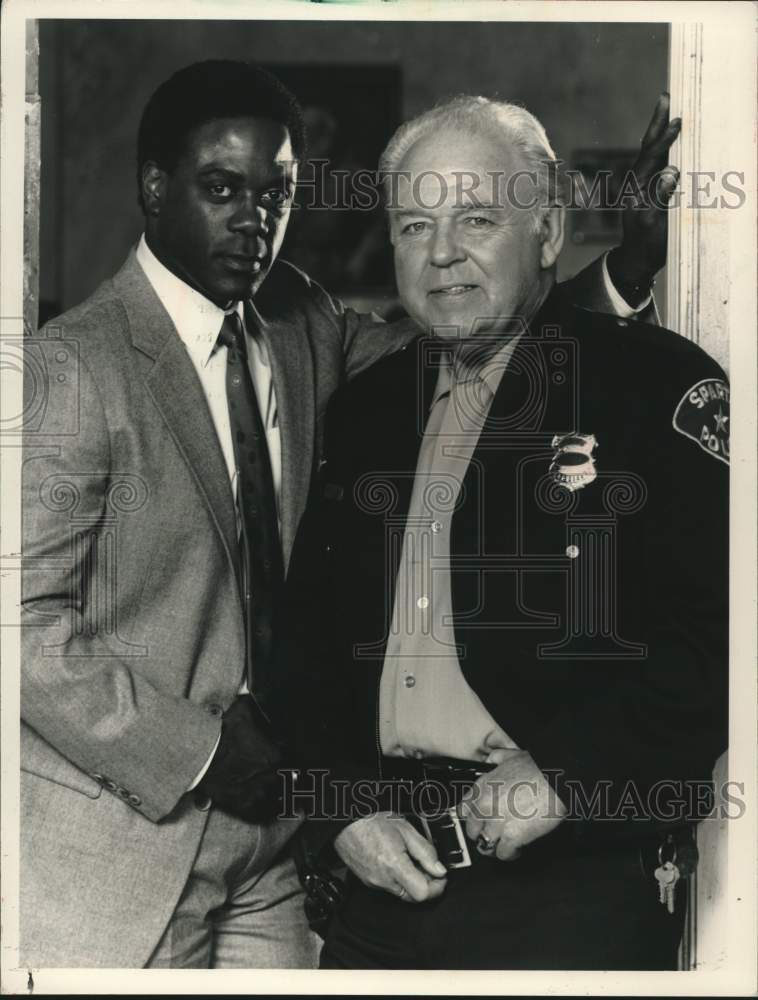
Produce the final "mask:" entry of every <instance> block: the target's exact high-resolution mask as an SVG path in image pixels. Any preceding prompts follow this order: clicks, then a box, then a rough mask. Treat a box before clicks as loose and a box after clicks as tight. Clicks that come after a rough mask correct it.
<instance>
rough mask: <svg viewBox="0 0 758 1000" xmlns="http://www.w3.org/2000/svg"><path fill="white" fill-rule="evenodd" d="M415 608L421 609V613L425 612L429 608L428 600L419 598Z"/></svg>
mask: <svg viewBox="0 0 758 1000" xmlns="http://www.w3.org/2000/svg"><path fill="white" fill-rule="evenodd" d="M416 607H417V608H421V610H422V611H425V610H426V609H427V608H428V607H429V598H428V597H419V599H418V600H417V601H416Z"/></svg>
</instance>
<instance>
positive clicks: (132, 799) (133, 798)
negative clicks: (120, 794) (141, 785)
mask: <svg viewBox="0 0 758 1000" xmlns="http://www.w3.org/2000/svg"><path fill="white" fill-rule="evenodd" d="M129 803H130V805H133V806H141V805H142V799H141V798H140V797H139V795H135V794H134V793H133V792H132V794H131V795H130V796H129Z"/></svg>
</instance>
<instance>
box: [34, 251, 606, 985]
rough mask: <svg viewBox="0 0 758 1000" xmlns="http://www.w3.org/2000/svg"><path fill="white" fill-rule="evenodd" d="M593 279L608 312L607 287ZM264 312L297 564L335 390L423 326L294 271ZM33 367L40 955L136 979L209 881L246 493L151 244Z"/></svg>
mask: <svg viewBox="0 0 758 1000" xmlns="http://www.w3.org/2000/svg"><path fill="white" fill-rule="evenodd" d="M595 270H596V278H598V276H599V271H598V270H597V268H596V269H595ZM583 281H584V291H583V292H582V294H583V296H584V298H585V300H586V301H592V303H594V304H595V305H596V306H597V305H600V307H601V308H602V306H603V303H604V301H605V300H604V298H603V293H602V287H601V286H602V282H601V280H594V281H593V280H590V281H589V282H588V281H587V276H586V275H585V276H584V279H583ZM588 290H589V291H588ZM606 305H607V304H606ZM255 308H256V310H257V312H258V315H259V319H260V326H261V330H262V332H263V336H264V337H265V338H266V341H267V343H268V347H269V351H270V356H271V361H272V370H273V379H274V387H275V391H276V397H277V403H278V412H279V420H280V430H281V441H282V467H283V468H282V496H281V518H282V545H283V549H284V557H285V564H286V562H287V560H288V558H289V554H290V550H291V547H292V543H293V540H294V536H295V532H296V529H297V526H298V523H299V521H300V518H301V515H302V512H303V508H304V505H305V502H306V498H307V495H308V489H309V483H310V480H311V474H312V471H313V468H314V464H315V463H316V462H317V459H318V442H319V438H320V420H321V418H322V416H323V414H324V411H325V408H326V405H327V403H328V401H329V398H330V397H331V395H332V393H333V392H334V391H335V389H336V388H337V387H338V385H339V384H340V383H341V382H342V381H343V380H344V379H346V378H349V377H350V376H351V375H353V374H356V373H357V372H359V371H361V370H362V369H363V368H365V367H367V366H368V365H369V364H371V363H372V362H374V361H375V360H377V359H378V358H380V357H381V356H383V355H384V354H386V353H387V352H388V351H391V350H395V349H397V348H398V347H399V346H401V345H402V344H403V343H405V342H406V341H407V340H408V339H410V338H411V337H413V336H415V335H416V333H417V330H415V329H414V327H413V326H412V324H411V323H410V322H402V323H399V324H392V326H386V325H384V324H380V323H378V322H373V321H372V319H371V317H359V316H358V315H356V314H355V313H353V312H351V311H350V310H345V309H344V308H343V307H342V306H341V305H340V304H339V303H337V302H335V301H334V300H332V299H331V298H330V297H329V296H328V295H327V294H326V293H325V292H324V291H323V290H322V289H321V288H320V287H319V286H318V285H315V284H314V283H313V282H311V281H310V280H309V279H308V278H307V277H306V276H305V275H303V274H302V273H301V272H299V271H297V270H296V269H295V268H293V267H291V266H290V265H288V264H286V263H285V262H279V263H277V264H276V265H275V266H274V267H273V268H272V271H271V273H270V274H269V276H268V277H267V279H266V282H265V283H264V285H263V288H262V289H261V291H260V292H259V294H258V295H257V297H256V300H255ZM25 375H26V384H27V399H26V410H25V413H26V416H27V420H26V434H25V442H24V469H23V519H24V550H23V557H24V560H23V567H24V572H23V600H22V623H23V629H22V690H21V701H22V747H21V750H22V785H21V789H22V806H21V809H22V812H21V834H22V871H21V909H22V928H21V932H22V938H21V953H22V961H23V962H24V963H26V964H29V965H41V966H47V967H51V966H56V965H58V966H77V965H82V966H83V965H99V966H119V967H123V966H127V967H136V966H141V965H143V964H144V963H145V962H146V961H147V959H148V958H149V956H150V953H151V952H152V950H153V949H154V947H155V945H156V943H157V942H158V940H159V939H160V937H161V935H162V933H163V931H164V929H165V927H166V924H167V922H168V920H169V917H170V915H171V913H172V911H173V909H174V907H175V905H176V903H177V900H178V898H179V895H180V893H181V892H182V889H183V887H184V885H185V883H186V880H187V877H188V874H189V872H190V869H191V866H192V862H193V859H194V857H195V854H196V852H197V849H198V845H199V842H200V839H201V837H202V834H203V830H204V828H205V824H206V822H207V818H208V813H207V812H205V811H202V810H201V809H199V808H198V807H197V806H196V805H195V803H194V799H193V797H192V796H191V795H186V794H185V792H186V789H187V788H188V786H189V785H190V784H191V783H192V781H193V779H194V778H195V776H196V775H197V773H198V772H199V770H200V768H201V767H202V765H203V764H204V762H205V761H206V759H207V757H208V754H209V753H210V751H211V749H212V747H213V746H214V744H215V741H216V738H217V736H218V733H219V729H220V722H221V715H222V713H223V711H224V710H225V709H226V708H227V707H228V706H229V704H230V703H231V702H232V700H233V699H234V698H235V696H236V694H237V690H238V687H239V683H240V678H241V674H242V665H243V662H244V633H243V614H242V606H241V603H240V599H239V593H238V587H237V582H236V579H237V577H236V559H237V543H236V525H235V512H234V502H233V497H232V493H231V489H230V485H229V479H228V475H227V471H226V466H225V464H224V460H223V456H222V452H221V447H220V444H219V441H218V439H217V436H216V431H215V428H214V425H213V422H212V419H211V416H210V413H209V411H208V408H207V404H206V401H205V397H204V395H203V391H202V388H201V386H200V382H199V380H198V378H197V375H196V373H195V370H194V368H193V365H192V362H191V361H190V358H189V356H188V354H187V352H186V350H185V348H184V346H183V344H182V342H181V340H180V338H179V336H178V335H177V333H176V330H175V329H174V327H173V325H172V323H171V321H170V319H169V317H168V314H167V313H166V311H165V310H164V308H163V306H162V305H161V303H160V301H159V300H158V298H157V296H156V294H155V292H154V291H153V289H152V286H151V285H150V284H149V282H148V281H147V279H146V277H145V275H144V273H143V271H142V269H141V268H140V266H139V264H138V263H137V261H136V259H135V257H134V254H133V253H132V254H131V255H130V256H129V258H128V260H127V261H126V263H125V265H124V266H123V268H122V269H121V270H120V271H119V272H118V274H116V276H115V277H114V278H113V279H112V280H110V281H106V282H105V283H104V284H103V285H102V286H101V287H100V288H99V289H98V290H97V291H96V292H95V293H94V295H93V296H92V297H91V298H90V299H88V300H87V301H86V302H84V303H83V304H82V305H81V306H79V307H77V308H76V309H74V310H72V311H70V312H68V313H66V314H65V315H64V316H62V317H61V318H60V319H59V320H57V321H54V322H53V323H51V324H49V325H48V326H47V327H46V328H45V329H44V330H42V331H41V332H40V333H39V334H38V335H36V336H34V337H31V338H29V340H28V343H27V348H26V372H25Z"/></svg>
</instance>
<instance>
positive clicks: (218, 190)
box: [208, 184, 232, 200]
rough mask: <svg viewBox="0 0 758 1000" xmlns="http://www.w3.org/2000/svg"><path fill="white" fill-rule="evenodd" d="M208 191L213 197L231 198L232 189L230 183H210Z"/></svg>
mask: <svg viewBox="0 0 758 1000" xmlns="http://www.w3.org/2000/svg"><path fill="white" fill-rule="evenodd" d="M208 193H209V194H210V195H211V197H212V198H218V199H220V200H226V199H227V198H231V196H232V189H231V187H230V186H229V185H228V184H210V185H209V187H208Z"/></svg>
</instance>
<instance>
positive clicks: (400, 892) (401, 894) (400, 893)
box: [397, 885, 408, 899]
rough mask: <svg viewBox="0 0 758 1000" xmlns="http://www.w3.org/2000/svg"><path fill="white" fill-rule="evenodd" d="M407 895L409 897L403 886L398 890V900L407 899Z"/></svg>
mask: <svg viewBox="0 0 758 1000" xmlns="http://www.w3.org/2000/svg"><path fill="white" fill-rule="evenodd" d="M407 895H408V893H407V892H406V891H405V889H404V888H403V887H402V885H401V886H400V888H399V889H398V890H397V898H398V899H405V897H406V896H407Z"/></svg>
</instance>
